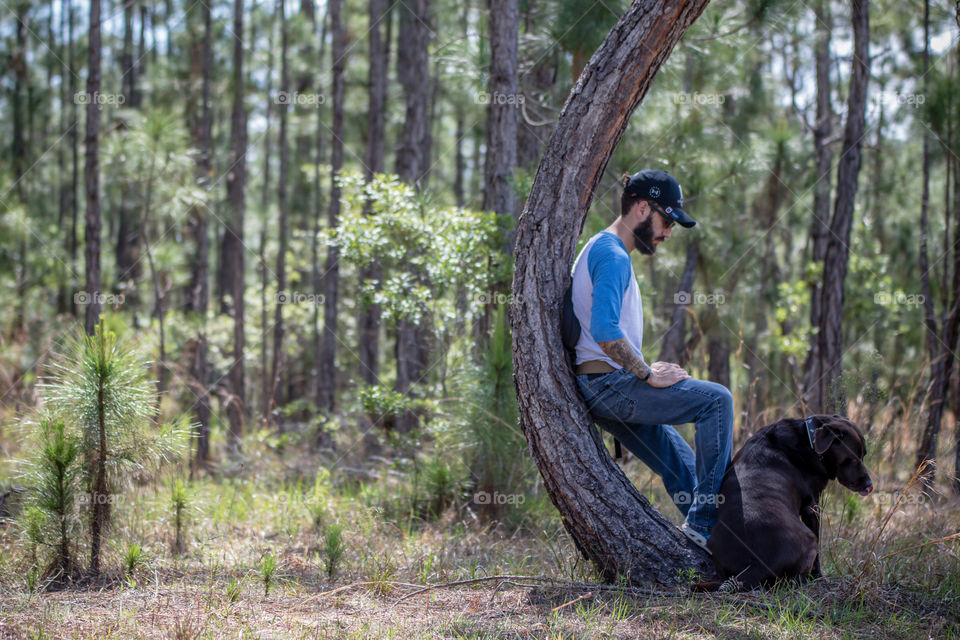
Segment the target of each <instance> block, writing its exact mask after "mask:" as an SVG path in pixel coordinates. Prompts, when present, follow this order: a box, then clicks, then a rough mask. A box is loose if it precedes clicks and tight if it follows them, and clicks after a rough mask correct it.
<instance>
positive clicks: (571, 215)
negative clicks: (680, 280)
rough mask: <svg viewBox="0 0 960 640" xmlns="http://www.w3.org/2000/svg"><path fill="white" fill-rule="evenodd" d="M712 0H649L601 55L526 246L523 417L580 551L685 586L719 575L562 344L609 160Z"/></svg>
mask: <svg viewBox="0 0 960 640" xmlns="http://www.w3.org/2000/svg"><path fill="white" fill-rule="evenodd" d="M706 5H707V0H637V1H635V2H634V3H633V5H632V6H631V7H630V9H629V10H627V12H626V13H624V15H623V17H622V18H621V19H620V21H619V22H618V23H617V24H616V26H614V28H613V30H612V31H611V32H610V34H609V35H608V36H607V38H606V40H605V41H604V42H603V44H602V45H601V46H600V48H599V49H598V50H597V52H596V53H595V54H594V56H593V58H591V60H590V62H589V63H588V64H587V66H586V68H585V69H584V71H583V73H582V74H581V76H580V79H579V80H578V82H577V84H576V86H575V87H574V89H573V91H572V93H571V95H570V97H569V98H568V99H567V103H566V105H565V106H564V108H563V111H562V113H561V114H560V119H559V121H558V123H557V128H556V130H555V131H554V133H553V135H552V136H551V137H550V141H549V142H548V144H547V148H546V150H545V152H544V155H543V159H542V160H541V162H540V168H539V170H538V171H537V175H536V178H535V179H534V182H533V188H532V190H531V193H530V196H529V199H528V201H527V206H526V208H525V210H524V213H523V215H522V216H521V217H520V221H519V224H518V226H517V232H516V240H515V245H514V257H515V261H516V262H515V264H516V268H515V270H514V282H513V295H514V303H513V305H514V306H513V309H512V316H511V317H512V320H511V325H512V330H513V355H514V370H515V374H514V382H515V384H516V387H517V401H518V405H519V410H520V422H521V425H522V427H523V431H524V433H525V434H526V437H527V440H528V442H529V445H530V452H531V454H532V456H533V459H534V461H535V462H536V464H537V467H538V468H539V469H540V474H541V476H542V477H543V479H544V485H545V486H546V488H547V491H548V492H549V494H550V497H551V499H552V500H553V503H554V504H555V505H556V506H557V509H559V511H560V515H561V516H562V518H563V523H564V526H565V527H566V529H567V531H568V532H569V533H570V535H571V536H572V537H573V540H574V542H575V543H576V545H577V548H578V549H580V551H581V552H582V553H583V554H584V555H585V556H586V557H587V558H589V559H590V560H591V561H593V562H594V564H596V565H597V567H598V568H599V569H600V570H601V572H602V573H603V575H604V577H605V578H606V579H609V580H613V579H614V578H615V577H616V576H617V575H625V576H627V577H628V578H629V579H630V580H631V581H632V582H634V583H645V582H652V583H657V584H661V585H675V584H678V583H679V582H680V580H681V578H680V575H679V573H678V569H682V568H692V569H695V570H697V571H699V572H701V574H702V575H712V574H713V568H712V563H711V562H710V560H709V558H708V556H707V554H706V553H704V552H703V551H701V550H700V549H699V548H697V547H695V546H694V545H693V544H692V543H689V542H688V541H687V540H686V538H685V537H684V536H683V534H681V533H680V531H679V530H678V529H677V528H676V527H674V526H673V525H672V524H671V523H670V522H668V521H667V520H666V519H665V518H664V517H663V516H662V515H660V513H658V512H657V511H656V509H654V508H653V507H652V506H651V505H650V503H649V502H647V500H646V499H645V498H644V497H643V496H641V495H640V493H639V492H638V491H637V490H636V488H635V487H634V486H633V485H632V484H631V483H630V481H629V480H628V479H627V477H626V476H625V475H624V474H623V473H622V472H621V471H620V469H619V468H618V467H617V466H616V465H615V464H614V463H613V460H612V459H611V458H610V456H609V455H608V454H607V452H606V450H605V449H604V447H603V443H602V441H601V439H600V435H599V433H598V432H597V430H596V428H594V426H593V424H592V421H591V419H590V417H589V415H588V414H587V410H586V407H585V406H584V404H583V402H582V401H580V400H579V397H580V396H579V392H578V391H577V387H576V382H575V380H574V379H573V374H572V371H571V367H570V362H569V360H568V359H567V358H566V357H565V355H564V350H563V345H562V344H561V341H560V332H559V330H558V328H559V324H560V302H561V296H562V293H563V291H564V289H565V288H566V287H567V286H568V284H569V283H570V265H571V264H572V262H573V257H574V250H575V249H576V242H577V236H578V235H579V233H580V231H581V229H582V227H583V221H584V218H585V217H586V214H587V209H588V207H589V205H590V200H591V199H592V197H593V192H594V189H596V186H597V184H598V183H599V181H600V177H601V176H602V175H603V172H604V169H605V168H606V165H607V161H608V160H609V158H610V155H611V154H612V153H613V150H614V148H615V147H616V146H617V143H618V142H619V141H620V137H621V136H622V135H623V132H624V130H625V129H626V126H627V122H628V120H629V119H630V115H631V114H632V113H633V111H634V109H636V107H637V105H638V104H639V103H640V101H641V100H642V99H643V96H644V94H646V92H647V89H648V88H649V87H650V84H651V82H652V81H653V77H654V76H655V75H656V72H657V70H658V69H659V68H660V65H661V64H663V62H664V60H666V58H667V56H668V55H669V54H670V51H671V50H672V49H673V47H674V45H676V43H677V41H678V40H679V39H680V37H681V36H682V35H683V34H684V32H685V31H686V29H687V27H689V26H690V24H691V23H692V22H693V21H694V20H695V19H696V18H697V16H699V15H700V13H701V12H702V11H703V9H704V7H705V6H706Z"/></svg>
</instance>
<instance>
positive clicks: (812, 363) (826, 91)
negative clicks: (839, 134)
mask: <svg viewBox="0 0 960 640" xmlns="http://www.w3.org/2000/svg"><path fill="white" fill-rule="evenodd" d="M813 16H814V22H815V23H816V25H817V44H816V76H817V122H816V124H815V126H814V129H813V155H814V162H815V164H816V175H815V176H814V179H815V181H816V182H815V183H814V190H813V219H812V220H811V223H810V244H811V260H812V261H813V262H814V263H822V262H823V259H824V256H826V253H827V234H828V233H829V226H830V192H831V190H832V187H831V185H832V182H833V179H832V178H833V176H832V167H833V152H832V151H831V148H830V145H829V144H828V143H827V140H828V139H829V138H830V135H831V132H832V131H833V109H832V108H831V107H830V29H831V22H830V20H831V18H830V5H829V2H828V0H817V3H816V4H815V5H814V14H813ZM820 309H821V300H820V282H819V281H818V280H817V279H816V278H813V279H811V281H810V326H811V327H812V328H814V330H817V329H819V327H820V315H821V311H820ZM822 376H823V372H822V371H821V370H820V342H819V340H818V338H817V337H816V335H813V336H812V337H811V339H810V349H809V351H808V353H807V361H806V363H805V364H804V385H803V386H804V390H805V391H806V394H807V405H808V409H809V411H814V410H818V409H819V408H820V407H823V406H824V399H823V398H822V397H821V395H820V385H819V384H817V382H818V381H819V380H820V378H821V377H822Z"/></svg>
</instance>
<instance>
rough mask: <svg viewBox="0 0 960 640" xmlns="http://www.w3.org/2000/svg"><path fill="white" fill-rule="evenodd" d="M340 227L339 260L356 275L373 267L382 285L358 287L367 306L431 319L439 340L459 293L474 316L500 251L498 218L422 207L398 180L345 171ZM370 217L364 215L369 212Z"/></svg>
mask: <svg viewBox="0 0 960 640" xmlns="http://www.w3.org/2000/svg"><path fill="white" fill-rule="evenodd" d="M339 183H340V185H341V188H342V189H343V192H342V193H343V196H342V205H343V210H342V212H341V217H340V224H339V225H338V226H337V228H336V229H335V230H334V232H333V233H332V235H331V237H330V238H329V241H330V242H335V243H336V244H337V245H339V246H340V250H341V260H342V261H345V262H348V263H351V264H354V265H356V266H358V267H363V266H368V265H371V264H373V263H374V262H376V263H377V264H378V266H379V267H380V268H381V269H382V272H383V274H384V276H383V279H382V281H380V282H374V281H367V282H362V283H360V294H361V297H362V300H363V301H367V302H371V301H372V302H376V303H377V304H380V305H381V307H382V309H383V313H384V316H385V317H386V318H387V319H389V320H391V321H396V320H398V319H400V318H404V319H406V320H408V321H410V322H413V323H414V324H421V323H422V322H424V321H425V320H426V319H427V318H428V317H429V319H430V321H431V324H432V325H433V326H434V327H435V328H436V330H437V331H438V332H439V333H442V332H444V331H447V330H449V327H450V325H452V323H454V322H455V321H456V319H457V318H456V313H455V310H454V300H453V296H452V295H445V294H448V293H453V291H454V290H455V288H456V287H462V288H463V289H464V291H465V293H466V298H467V300H468V301H472V305H471V306H470V308H469V310H471V311H474V312H475V311H476V309H478V308H479V304H478V300H479V299H480V297H481V296H482V294H483V293H484V292H485V291H486V290H487V288H488V286H489V282H490V280H489V275H490V274H489V265H490V263H491V261H492V260H495V257H494V256H495V255H496V253H497V251H498V247H499V245H498V244H497V241H498V226H497V216H496V214H494V213H481V212H475V211H470V210H468V209H458V208H455V207H439V206H436V205H434V204H432V203H430V202H428V201H425V200H423V199H418V197H417V194H416V192H415V191H414V190H413V188H412V187H410V186H409V185H407V184H404V183H402V182H400V181H399V179H397V177H396V176H387V175H383V174H378V175H376V176H375V177H374V179H373V180H372V181H371V182H370V183H369V184H366V183H365V182H364V178H363V174H362V173H360V172H357V171H345V172H343V173H341V175H340V176H339ZM365 206H368V207H369V208H370V215H364V208H365Z"/></svg>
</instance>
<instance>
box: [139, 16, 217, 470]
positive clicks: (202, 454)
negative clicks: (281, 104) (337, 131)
mask: <svg viewBox="0 0 960 640" xmlns="http://www.w3.org/2000/svg"><path fill="white" fill-rule="evenodd" d="M201 7H202V8H201V16H202V18H203V43H202V46H201V53H200V55H201V66H202V69H203V71H202V74H203V80H202V83H203V84H202V89H201V107H200V110H201V114H200V127H199V130H198V131H197V132H196V133H195V134H194V138H195V140H196V143H197V147H198V148H199V149H200V155H199V156H198V157H197V180H198V182H199V183H200V184H201V185H203V186H204V188H206V189H208V188H209V184H210V178H211V175H210V174H211V169H212V167H213V163H212V157H211V155H212V151H211V147H212V129H213V115H212V112H211V109H210V81H211V75H212V73H213V52H212V16H211V11H210V5H209V4H208V3H203V4H202V5H201ZM141 26H142V25H141ZM141 33H142V29H141ZM209 206H210V203H209V199H208V200H207V202H205V203H204V204H203V205H201V206H199V207H195V208H194V209H193V212H192V213H193V215H192V216H191V219H190V225H191V227H192V229H191V232H192V235H193V238H194V241H195V242H196V244H197V254H196V256H195V257H194V258H193V261H192V269H191V278H190V280H191V286H190V297H189V309H190V311H192V312H194V313H196V314H197V315H198V316H199V317H200V331H199V333H198V334H197V338H196V345H197V348H196V353H195V354H194V358H193V361H192V363H191V364H192V366H191V370H192V374H193V378H194V382H195V385H194V386H195V388H196V398H197V400H196V402H195V403H194V411H195V412H196V416H197V427H196V439H197V454H196V459H195V461H196V463H197V464H198V465H202V464H205V463H206V462H207V460H208V459H209V458H210V392H209V389H208V388H207V382H208V377H209V364H208V362H207V331H206V324H207V323H206V318H207V309H208V307H209V303H210V285H209V279H210V257H209V256H210V241H209V234H208V232H207V207H209Z"/></svg>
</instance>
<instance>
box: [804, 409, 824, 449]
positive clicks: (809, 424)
mask: <svg viewBox="0 0 960 640" xmlns="http://www.w3.org/2000/svg"><path fill="white" fill-rule="evenodd" d="M803 424H804V426H805V427H806V428H807V439H808V440H810V448H811V449H813V452H814V453H817V448H816V447H815V446H814V444H813V432H814V431H815V430H816V427H814V426H813V416H810V417H807V418H804V419H803ZM817 457H818V458H820V459H823V456H822V455H820V454H819V453H817Z"/></svg>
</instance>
